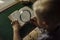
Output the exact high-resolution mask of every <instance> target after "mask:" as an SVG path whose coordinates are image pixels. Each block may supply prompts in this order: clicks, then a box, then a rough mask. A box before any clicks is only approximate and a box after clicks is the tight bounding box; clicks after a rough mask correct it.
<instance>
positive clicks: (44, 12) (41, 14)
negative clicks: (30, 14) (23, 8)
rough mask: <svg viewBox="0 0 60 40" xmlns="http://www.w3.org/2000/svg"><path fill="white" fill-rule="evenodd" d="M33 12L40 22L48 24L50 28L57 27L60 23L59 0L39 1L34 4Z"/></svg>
mask: <svg viewBox="0 0 60 40" xmlns="http://www.w3.org/2000/svg"><path fill="white" fill-rule="evenodd" d="M43 1H44V0H43ZM45 7H46V8H45ZM44 8H45V9H44ZM33 10H34V12H35V14H36V16H37V17H38V18H39V19H40V20H43V21H45V22H47V24H48V25H49V26H50V27H52V26H56V25H57V24H58V23H60V1H59V0H45V1H44V2H41V0H38V1H36V2H35V3H34V4H33Z"/></svg>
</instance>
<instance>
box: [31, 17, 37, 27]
mask: <svg viewBox="0 0 60 40" xmlns="http://www.w3.org/2000/svg"><path fill="white" fill-rule="evenodd" d="M30 22H31V23H33V24H34V25H36V26H38V23H37V18H36V17H34V18H33V19H31V20H30Z"/></svg>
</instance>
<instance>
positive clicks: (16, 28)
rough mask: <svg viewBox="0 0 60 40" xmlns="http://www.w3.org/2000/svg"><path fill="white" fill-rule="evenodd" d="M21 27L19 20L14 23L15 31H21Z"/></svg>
mask: <svg viewBox="0 0 60 40" xmlns="http://www.w3.org/2000/svg"><path fill="white" fill-rule="evenodd" d="M20 27H21V26H20V25H19V23H18V21H17V20H16V21H14V22H12V28H13V31H19V29H20Z"/></svg>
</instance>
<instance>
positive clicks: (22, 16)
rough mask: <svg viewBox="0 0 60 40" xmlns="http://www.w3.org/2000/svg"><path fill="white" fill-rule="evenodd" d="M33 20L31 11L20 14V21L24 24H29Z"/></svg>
mask: <svg viewBox="0 0 60 40" xmlns="http://www.w3.org/2000/svg"><path fill="white" fill-rule="evenodd" d="M30 19H31V12H30V11H29V10H23V11H21V12H20V20H21V21H22V22H27V21H29V20H30Z"/></svg>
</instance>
